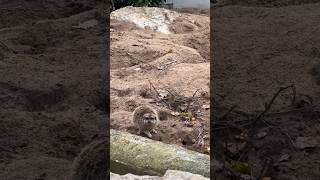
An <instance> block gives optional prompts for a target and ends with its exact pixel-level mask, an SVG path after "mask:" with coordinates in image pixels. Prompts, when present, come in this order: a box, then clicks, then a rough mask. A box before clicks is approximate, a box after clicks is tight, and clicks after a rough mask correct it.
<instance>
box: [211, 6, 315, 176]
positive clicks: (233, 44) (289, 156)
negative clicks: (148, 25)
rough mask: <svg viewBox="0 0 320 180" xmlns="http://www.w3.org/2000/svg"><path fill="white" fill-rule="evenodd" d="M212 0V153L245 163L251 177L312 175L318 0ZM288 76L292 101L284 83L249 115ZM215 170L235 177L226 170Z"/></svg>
mask: <svg viewBox="0 0 320 180" xmlns="http://www.w3.org/2000/svg"><path fill="white" fill-rule="evenodd" d="M218 2H219V3H218V4H216V6H215V7H214V8H213V9H211V18H212V19H211V21H212V31H211V34H212V35H213V41H212V42H211V49H212V53H213V56H212V57H213V58H212V62H213V64H212V67H211V68H212V70H213V79H214V81H213V84H212V93H211V94H212V95H213V98H214V104H215V107H213V109H214V111H215V112H214V114H215V116H216V117H215V120H216V121H215V122H214V127H213V128H212V130H213V131H214V134H215V135H214V138H213V139H214V141H215V143H214V144H213V146H214V147H215V148H214V156H212V157H215V158H217V159H219V160H221V161H224V162H226V164H231V162H232V161H237V160H238V161H241V162H245V163H249V165H250V167H251V172H249V173H248V174H249V176H251V175H252V176H253V177H255V178H258V177H260V176H265V177H271V179H279V180H285V179H286V180H289V179H290V180H296V179H297V180H302V179H310V180H316V179H319V177H320V173H319V172H320V154H319V148H320V146H319V145H320V141H319V137H320V124H319V123H320V121H319V118H320V107H319V102H320V94H319V92H320V91H319V86H320V83H319V82H320V81H319V78H320V76H319V75H320V73H319V72H320V69H319V68H320V64H319V60H320V49H319V47H320V38H319V37H320V26H319V20H320V3H313V2H316V1H312V0H309V1H307V0H306V1H298V0H282V1H262V0H240V1H232V0H230V1H219V0H218ZM292 83H293V84H294V86H295V94H296V97H295V100H294V101H292V100H293V99H292V98H293V94H294V93H293V91H292V88H289V89H287V90H285V91H283V92H281V93H280V95H279V96H277V97H276V99H275V101H274V102H273V103H272V104H271V108H270V109H268V111H267V112H266V113H265V114H264V116H262V118H261V119H258V120H257V123H256V124H252V123H250V122H253V121H254V120H255V119H257V116H258V115H259V114H261V113H262V111H263V110H264V109H265V103H269V102H270V101H271V98H272V97H273V96H274V94H275V93H276V92H277V91H278V90H279V88H280V87H285V86H288V85H290V84H292ZM233 105H237V107H236V108H234V109H233V110H232V111H231V112H229V113H227V112H228V111H229V110H230V109H231V107H232V106H233ZM222 117H223V118H222ZM250 134H251V135H252V136H251V135H250ZM247 136H249V137H247ZM251 143H252V144H251ZM216 177H217V179H240V178H239V177H237V175H236V174H233V175H231V174H230V173H229V172H228V171H224V172H220V173H218V174H217V176H216Z"/></svg>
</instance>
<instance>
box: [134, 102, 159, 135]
mask: <svg viewBox="0 0 320 180" xmlns="http://www.w3.org/2000/svg"><path fill="white" fill-rule="evenodd" d="M159 122H160V119H159V114H158V111H157V110H156V109H155V108H153V107H151V106H148V105H142V106H139V107H137V108H136V109H135V110H134V111H133V123H134V125H135V126H136V127H137V128H138V129H139V131H138V134H141V133H144V134H146V135H147V136H148V137H149V138H152V135H151V132H153V133H157V131H156V130H155V128H156V127H157V125H158V124H159Z"/></svg>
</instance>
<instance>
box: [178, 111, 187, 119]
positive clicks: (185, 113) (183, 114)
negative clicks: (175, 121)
mask: <svg viewBox="0 0 320 180" xmlns="http://www.w3.org/2000/svg"><path fill="white" fill-rule="evenodd" d="M180 116H181V117H183V118H187V117H188V113H187V112H181V113H180Z"/></svg>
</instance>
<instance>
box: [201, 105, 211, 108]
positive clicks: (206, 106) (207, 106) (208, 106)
mask: <svg viewBox="0 0 320 180" xmlns="http://www.w3.org/2000/svg"><path fill="white" fill-rule="evenodd" d="M201 108H202V109H210V105H208V104H205V105H202V106H201Z"/></svg>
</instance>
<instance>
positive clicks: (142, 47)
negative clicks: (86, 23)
mask: <svg viewBox="0 0 320 180" xmlns="http://www.w3.org/2000/svg"><path fill="white" fill-rule="evenodd" d="M209 25H210V21H209V12H208V11H200V10H184V11H183V12H181V17H179V19H177V20H176V21H175V22H174V23H173V24H172V25H171V27H170V29H171V31H172V32H173V33H172V34H169V35H167V34H162V33H159V32H154V31H151V30H145V29H140V28H137V27H135V25H134V24H130V23H127V22H124V21H117V20H111V25H110V28H111V34H110V38H111V52H110V53H111V72H110V73H111V75H110V81H111V91H110V98H111V121H110V125H111V128H114V129H118V130H123V131H128V132H130V133H133V134H136V133H137V129H136V128H135V127H134V125H133V122H132V119H131V118H132V112H133V110H134V109H135V108H136V107H137V106H139V105H142V104H153V105H154V106H156V107H159V108H160V109H162V110H165V111H167V112H169V114H168V113H163V114H164V116H162V117H163V118H161V122H160V125H159V127H158V128H157V130H158V134H156V135H154V137H153V139H155V140H159V141H162V142H165V143H170V144H177V145H181V146H184V147H187V148H189V149H193V150H196V151H199V152H206V151H207V148H208V147H209V138H210V136H209V134H210V133H209V123H210V121H209V114H210V110H209V109H202V108H201V106H203V105H209V104H210V100H209V78H210V75H209V70H210V56H209V53H210V50H209V48H210V43H209V41H210V39H209V37H210V36H209V34H210V30H209ZM153 86H154V87H153ZM198 89H200V90H199V91H198V92H197V93H196V94H195V96H194V98H192V100H191V101H192V102H193V103H194V104H193V105H190V108H189V109H191V107H192V106H194V107H195V106H196V105H197V107H200V108H198V109H199V112H198V113H197V118H195V119H194V120H193V121H191V120H190V121H184V120H181V118H180V117H176V116H173V115H171V114H170V112H171V111H172V112H181V108H183V106H186V104H188V103H184V102H185V101H183V100H182V102H177V101H178V100H177V101H176V100H172V101H167V104H166V103H163V101H159V100H157V97H158V94H157V93H156V92H157V91H159V93H160V90H162V91H164V92H162V93H163V94H164V95H168V96H171V97H173V98H175V99H177V98H179V97H181V98H191V97H193V94H194V93H195V92H196V91H197V90H198ZM165 90H168V91H165ZM170 93H172V94H173V95H171V94H170ZM160 95H162V94H161V93H160ZM175 103H176V104H175ZM169 105H170V106H169ZM161 112H162V111H161ZM189 114H190V113H189ZM201 125H202V127H203V128H202V129H203V131H204V132H203V136H204V135H205V134H206V135H205V136H206V137H205V138H204V139H205V140H204V145H203V146H202V147H199V143H197V136H198V134H199V133H198V129H199V128H201ZM200 144H201V143H200ZM206 153H208V152H206Z"/></svg>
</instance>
